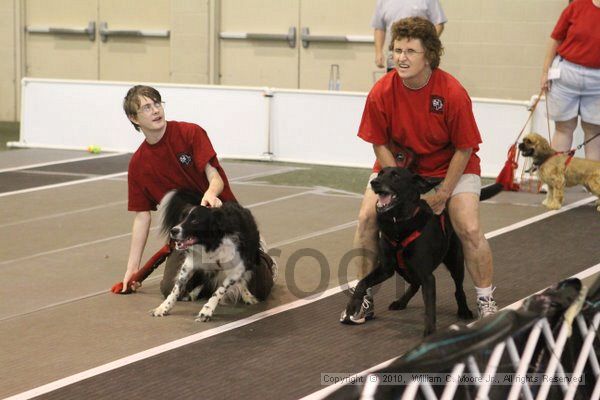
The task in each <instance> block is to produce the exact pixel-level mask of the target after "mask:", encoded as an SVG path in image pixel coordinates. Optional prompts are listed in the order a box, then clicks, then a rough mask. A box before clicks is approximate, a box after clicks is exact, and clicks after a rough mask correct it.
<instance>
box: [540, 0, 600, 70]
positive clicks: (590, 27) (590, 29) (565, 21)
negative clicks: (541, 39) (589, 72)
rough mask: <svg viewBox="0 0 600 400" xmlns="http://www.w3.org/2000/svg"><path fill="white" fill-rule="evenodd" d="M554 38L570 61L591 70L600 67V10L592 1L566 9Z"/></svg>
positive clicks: (575, 4) (588, 0)
mask: <svg viewBox="0 0 600 400" xmlns="http://www.w3.org/2000/svg"><path fill="white" fill-rule="evenodd" d="M551 37H552V39H554V40H557V41H559V42H561V43H560V45H559V46H558V49H557V50H556V51H557V52H558V54H560V55H561V57H563V58H565V59H566V60H568V61H570V62H572V63H575V64H579V65H583V66H584V67H589V68H600V8H598V7H596V6H595V5H594V3H593V2H592V0H575V1H573V2H572V3H571V4H569V6H568V7H567V8H565V9H564V11H563V12H562V14H561V15H560V18H559V19H558V22H557V23H556V26H555V27H554V30H553V31H552V34H551Z"/></svg>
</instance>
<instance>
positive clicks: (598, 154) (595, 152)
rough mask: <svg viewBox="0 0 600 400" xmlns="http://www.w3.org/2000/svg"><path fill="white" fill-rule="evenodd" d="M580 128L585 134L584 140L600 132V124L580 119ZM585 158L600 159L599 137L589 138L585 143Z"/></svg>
mask: <svg viewBox="0 0 600 400" xmlns="http://www.w3.org/2000/svg"><path fill="white" fill-rule="evenodd" d="M598 112H600V111H598ZM581 128H582V129H583V133H584V134H585V139H584V140H589V139H592V137H594V136H595V135H598V134H600V125H596V124H590V123H589V122H584V121H583V120H582V121H581ZM585 158H587V159H588V160H596V161H600V137H597V138H595V139H593V140H591V141H590V142H589V143H587V144H586V145H585Z"/></svg>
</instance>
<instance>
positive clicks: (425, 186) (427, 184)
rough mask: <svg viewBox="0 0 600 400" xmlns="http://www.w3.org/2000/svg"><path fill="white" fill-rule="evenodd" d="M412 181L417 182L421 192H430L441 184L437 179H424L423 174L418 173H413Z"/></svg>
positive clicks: (416, 184)
mask: <svg viewBox="0 0 600 400" xmlns="http://www.w3.org/2000/svg"><path fill="white" fill-rule="evenodd" d="M412 183H414V184H415V186H416V187H417V189H418V190H419V193H421V194H425V193H427V192H429V191H430V190H432V189H433V188H434V187H436V186H437V185H438V184H439V182H437V181H428V180H427V179H424V178H423V177H422V176H421V175H417V174H415V175H413V177H412Z"/></svg>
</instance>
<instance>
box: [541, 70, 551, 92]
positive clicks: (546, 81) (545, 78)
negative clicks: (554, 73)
mask: <svg viewBox="0 0 600 400" xmlns="http://www.w3.org/2000/svg"><path fill="white" fill-rule="evenodd" d="M551 85H552V81H551V80H549V79H548V71H545V72H544V73H542V80H541V82H540V88H541V89H542V90H543V91H544V92H548V91H549V90H550V86H551Z"/></svg>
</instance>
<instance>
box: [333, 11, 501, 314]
mask: <svg viewBox="0 0 600 400" xmlns="http://www.w3.org/2000/svg"><path fill="white" fill-rule="evenodd" d="M391 34H392V41H391V44H390V51H391V52H392V54H393V60H394V66H395V68H394V70H393V71H390V72H388V73H387V74H386V75H385V76H383V77H382V78H381V79H380V80H379V81H378V82H377V83H376V84H375V86H374V87H373V88H372V89H371V91H370V92H369V95H368V97H367V101H366V104H365V108H364V111H363V115H362V120H361V124H360V128H359V132H358V136H359V137H360V138H362V139H363V140H365V141H367V142H369V143H371V144H372V145H373V150H374V152H375V157H376V159H377V160H376V162H375V165H374V167H373V175H372V176H371V179H373V178H374V177H375V176H376V175H377V172H378V171H379V170H381V168H383V167H389V166H396V165H397V157H398V155H399V154H403V155H404V156H405V157H406V155H407V154H410V155H411V156H410V157H409V158H413V159H414V162H413V163H412V165H411V166H410V168H411V170H412V171H414V172H415V173H417V174H419V175H421V176H423V177H425V178H429V179H435V180H437V181H439V182H440V183H439V185H438V186H437V188H436V190H435V192H433V193H431V194H428V195H426V196H425V197H424V200H426V201H427V203H428V204H429V205H430V207H431V208H432V210H433V211H434V212H435V213H437V214H440V213H442V212H443V211H444V209H445V208H446V207H447V208H448V213H449V215H450V219H451V221H452V225H453V227H454V229H455V231H456V233H457V234H458V237H459V238H460V240H461V242H462V247H463V251H464V255H465V262H466V266H467V270H468V271H469V273H470V275H471V278H472V280H473V283H474V284H475V288H476V291H477V305H478V310H479V316H480V317H484V316H486V315H489V314H493V313H495V312H496V310H497V307H496V303H495V301H494V299H493V296H492V292H493V288H492V275H493V266H492V253H491V250H490V246H489V244H488V242H487V240H486V239H485V237H484V235H483V232H482V230H481V227H480V222H479V193H480V189H481V178H480V172H481V169H480V165H479V164H480V162H479V157H478V156H477V151H478V150H479V143H481V136H480V134H479V130H478V128H477V124H476V122H475V117H474V116H473V109H472V105H471V99H470V97H469V95H468V93H467V91H466V90H465V89H464V88H463V87H462V85H461V84H460V83H459V82H458V80H456V78H454V77H453V76H452V75H450V74H449V73H447V72H445V71H443V70H441V69H439V64H440V58H441V56H442V53H443V48H442V44H441V42H440V39H439V36H438V34H437V32H436V29H435V26H434V25H433V24H432V23H431V22H429V21H428V20H426V19H424V18H420V17H411V18H405V19H401V20H399V21H398V22H396V23H395V24H394V25H393V27H392V31H391ZM369 181H370V180H369ZM377 200H378V198H377V195H376V194H375V193H374V192H373V190H372V189H371V187H370V185H367V189H366V191H365V195H364V198H363V202H362V205H361V208H360V212H359V218H358V227H357V230H356V233H355V237H354V248H355V249H357V250H358V251H359V252H360V254H361V256H360V257H357V261H358V262H359V265H358V272H359V274H360V275H361V276H359V278H362V277H364V276H365V275H366V274H367V273H369V272H370V271H371V270H372V269H373V264H374V262H375V261H376V258H377V257H376V255H377V236H378V230H377V222H376V204H377ZM373 315H374V314H373V299H372V294H371V292H370V290H368V291H367V295H366V296H365V299H364V301H363V307H362V308H361V310H360V311H358V312H357V314H356V315H354V316H351V317H350V320H351V321H352V323H363V322H364V321H366V320H368V319H370V318H372V317H373ZM344 322H346V323H347V322H348V320H346V321H344Z"/></svg>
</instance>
